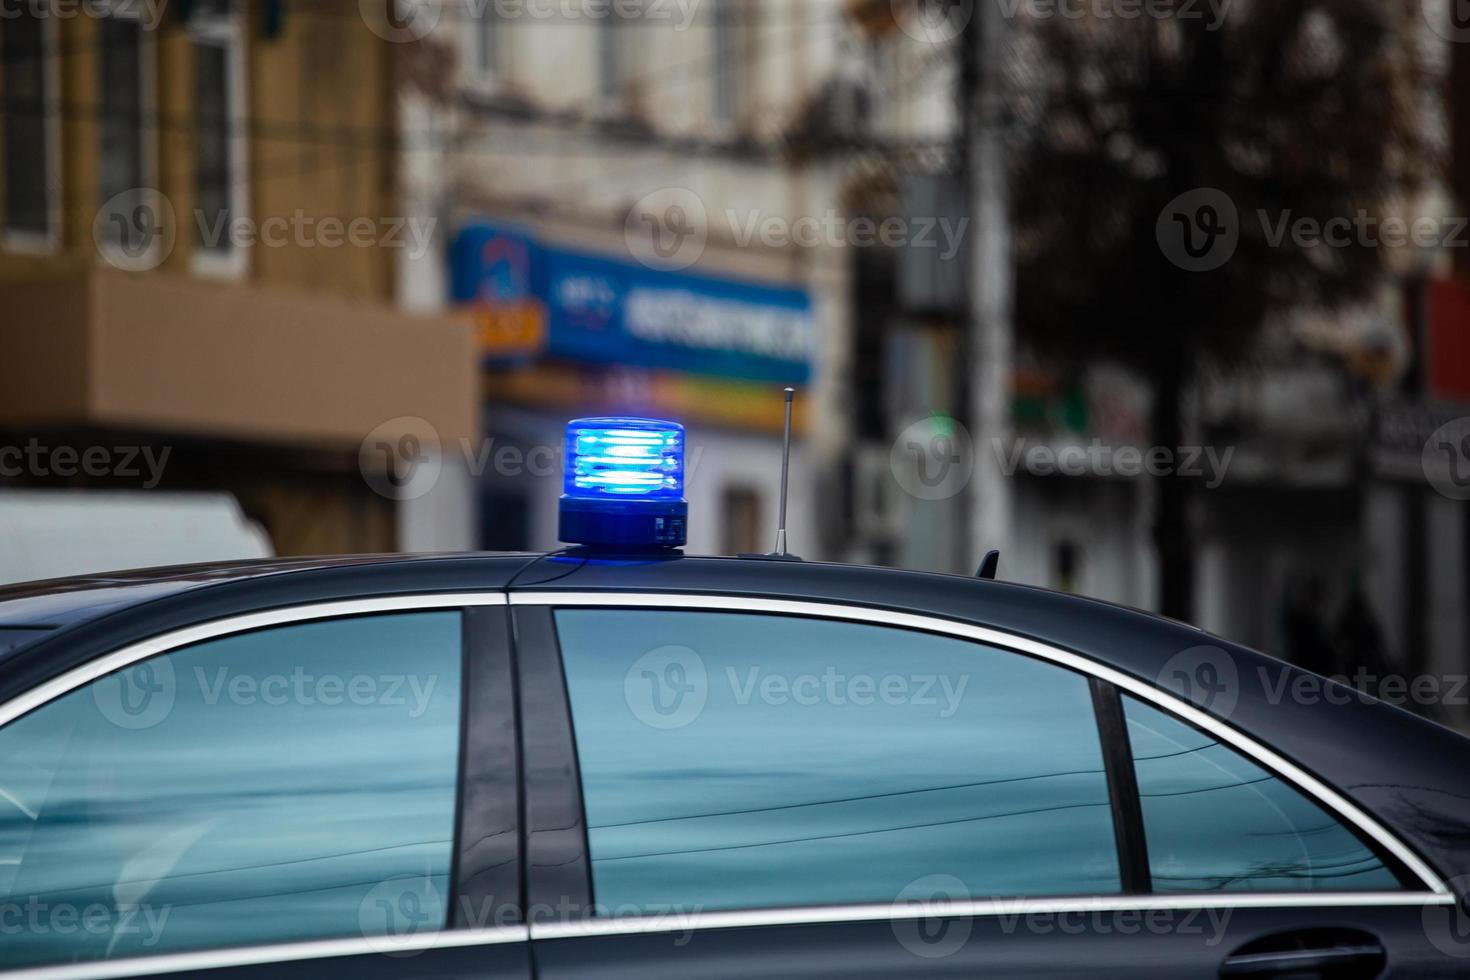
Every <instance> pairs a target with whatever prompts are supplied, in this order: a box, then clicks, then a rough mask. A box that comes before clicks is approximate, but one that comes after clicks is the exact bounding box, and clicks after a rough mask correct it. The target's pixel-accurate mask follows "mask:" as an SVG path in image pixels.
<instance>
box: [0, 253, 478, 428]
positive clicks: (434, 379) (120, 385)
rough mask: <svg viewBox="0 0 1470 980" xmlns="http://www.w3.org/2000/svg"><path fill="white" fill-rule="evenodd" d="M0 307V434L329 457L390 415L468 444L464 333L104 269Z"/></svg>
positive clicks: (269, 294)
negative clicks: (31, 432)
mask: <svg viewBox="0 0 1470 980" xmlns="http://www.w3.org/2000/svg"><path fill="white" fill-rule="evenodd" d="M0 308H3V310H4V313H3V319H4V325H3V327H0V364H3V365H4V366H5V369H6V370H5V382H4V384H3V385H0V425H4V426H5V427H7V428H40V427H47V426H72V425H83V426H87V425H96V426H106V427H114V428H125V429H132V430H146V431H158V432H169V433H180V434H187V435H196V436H204V437H217V438H222V439H231V440H243V441H250V442H265V443H274V444H286V445H326V446H338V447H343V448H355V447H356V446H357V445H358V444H360V443H361V442H362V440H363V439H364V437H365V436H367V434H368V433H370V432H373V431H375V430H379V429H380V428H381V427H383V426H385V424H386V425H387V426H388V428H389V429H392V428H393V426H394V425H401V423H402V420H404V419H415V420H416V419H423V420H425V421H427V422H428V423H429V425H430V426H432V430H431V431H433V432H437V434H438V437H439V441H440V442H441V444H443V443H457V442H458V441H459V440H461V439H472V438H474V437H475V436H476V434H477V433H478V429H479V426H478V412H479V398H480V388H479V386H480V379H479V372H478V357H477V351H476V349H475V339H474V335H473V329H472V328H471V327H470V326H469V325H466V324H464V323H462V322H456V321H454V320H451V319H446V318H434V317H417V316H411V315H408V314H405V313H402V312H399V311H396V310H393V309H390V308H387V307H384V306H382V305H380V304H377V303H372V302H362V303H354V302H351V301H344V300H338V299H331V298H321V297H317V296H313V295H310V294H302V293H294V292H290V291H284V290H276V289H270V288H264V287H260V286H257V285H254V284H249V283H245V284H224V283H210V282H204V281H198V280H193V279H186V278H179V277H173V276H167V275H160V274H151V275H129V274H125V273H121V272H115V271H112V270H105V269H85V270H78V271H76V272H74V273H72V274H71V275H69V276H64V277H60V278H55V279H46V280H35V281H26V282H3V283H0ZM411 428H413V430H414V431H416V432H424V431H426V430H425V429H424V427H423V426H422V425H420V424H418V423H417V422H415V423H414V424H413V425H412V426H411Z"/></svg>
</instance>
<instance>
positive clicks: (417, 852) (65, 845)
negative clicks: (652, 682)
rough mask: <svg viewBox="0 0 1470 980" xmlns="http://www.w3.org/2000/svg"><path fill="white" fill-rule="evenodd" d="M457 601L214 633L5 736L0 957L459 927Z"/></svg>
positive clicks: (126, 952) (135, 951)
mask: <svg viewBox="0 0 1470 980" xmlns="http://www.w3.org/2000/svg"><path fill="white" fill-rule="evenodd" d="M460 648H461V644H460V614H459V613H458V612H439V611H435V612H424V613H406V614H396V615H385V616H370V617H358V618H350V619H339V620H330V621H321V622H312V623H301V624H296V625H291V626H282V627H278V628H273V629H265V630H259V631H255V632H250V633H242V634H239V635H236V636H229V637H225V638H222V639H216V640H210V641H207V642H203V643H199V644H196V645H194V646H189V647H183V648H181V649H178V650H175V651H173V652H170V653H167V654H164V655H162V656H158V657H155V658H153V659H150V660H146V661H143V662H141V663H138V664H136V665H134V666H133V667H131V668H128V669H127V670H124V671H121V672H119V673H116V674H112V675H109V676H107V677H103V678H101V679H100V680H97V681H95V682H93V683H92V684H90V685H89V686H87V687H83V688H79V689H77V690H75V691H73V692H71V693H70V694H67V695H65V696H63V697H61V698H59V699H57V700H55V701H52V702H50V703H49V704H46V705H44V706H43V707H41V708H39V709H37V710H36V711H34V712H32V713H31V714H29V715H25V716H23V717H21V718H20V719H18V720H16V721H14V722H12V723H11V724H9V725H8V726H6V727H5V728H3V729H0V902H4V903H6V906H7V907H14V906H12V905H11V903H14V902H31V903H34V904H35V906H36V907H39V908H46V909H72V910H75V911H76V914H75V915H74V916H73V918H72V919H71V920H70V921H73V922H75V923H77V926H76V928H68V929H40V930H18V931H17V930H10V931H8V933H7V935H6V937H5V941H4V943H0V966H3V967H5V968H11V967H17V966H23V965H29V964H38V963H62V962H65V963H73V962H79V961H86V960H102V959H114V958H120V957H130V956H139V955H151V954H161V953H171V952H181V951H186V950H198V949H205V948H220V947H236V946H246V945H254V944H265V943H277V942H289V941H298V940H309V939H325V938H337V937H350V936H362V935H364V934H365V933H367V934H372V933H373V932H377V931H380V932H383V933H393V934H402V932H403V931H404V930H403V928H402V923H398V922H392V921H388V919H387V914H388V913H386V912H384V911H383V906H382V905H380V904H379V903H380V902H386V903H388V906H387V907H388V908H389V909H400V910H406V909H409V908H410V907H411V908H412V909H413V910H414V915H415V917H416V918H415V922H414V927H415V928H417V929H421V930H428V929H432V928H437V927H442V926H443V925H444V923H445V920H446V904H445V900H444V896H445V895H447V894H448V888H449V867H450V852H451V846H452V845H451V841H452V839H453V836H454V813H455V797H456V781H457V773H458V751H459V713H460V708H459V705H460V691H459V688H460Z"/></svg>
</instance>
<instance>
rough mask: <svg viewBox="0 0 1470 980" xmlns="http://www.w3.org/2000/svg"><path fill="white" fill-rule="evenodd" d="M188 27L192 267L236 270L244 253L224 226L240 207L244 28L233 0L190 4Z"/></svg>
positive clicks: (242, 195) (242, 206)
mask: <svg viewBox="0 0 1470 980" xmlns="http://www.w3.org/2000/svg"><path fill="white" fill-rule="evenodd" d="M189 32H190V35H191V37H192V39H193V47H194V113H195V144H194V146H195V154H194V192H195V195H196V203H197V208H198V210H197V212H196V214H195V220H194V221H192V222H191V223H192V224H193V225H194V234H195V236H196V252H195V259H196V261H195V268H196V270H197V271H201V272H206V273H210V272H217V273H238V272H240V271H241V270H242V269H243V267H244V258H245V257H244V254H243V253H242V252H241V250H240V249H238V248H237V247H236V245H235V242H234V238H233V236H232V235H231V234H230V226H231V222H233V221H234V220H235V219H237V218H239V217H241V213H242V212H243V211H244V210H245V207H246V200H247V187H246V179H245V174H244V170H245V158H246V153H247V135H248V134H247V133H246V132H245V130H244V127H245V122H246V113H245V91H244V89H245V84H244V71H245V68H244V27H243V25H242V23H241V14H240V11H239V10H238V9H237V0H208V2H202V3H196V5H195V7H194V8H193V10H192V13H191V15H190V21H189Z"/></svg>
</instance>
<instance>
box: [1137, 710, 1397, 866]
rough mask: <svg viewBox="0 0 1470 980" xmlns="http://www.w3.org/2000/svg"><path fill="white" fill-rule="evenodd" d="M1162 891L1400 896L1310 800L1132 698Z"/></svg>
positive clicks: (1369, 856)
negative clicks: (1379, 893) (1391, 893)
mask: <svg viewBox="0 0 1470 980" xmlns="http://www.w3.org/2000/svg"><path fill="white" fill-rule="evenodd" d="M1123 704H1124V712H1125V714H1126V716H1127V719H1128V737H1129V740H1130V742H1131V743H1132V747H1133V762H1134V769H1135V771H1136V772H1137V775H1138V792H1139V796H1140V797H1141V798H1142V804H1143V826H1144V836H1145V838H1146V840H1147V845H1148V856H1149V867H1150V870H1151V871H1152V873H1153V884H1154V891H1156V892H1218V891H1253V892H1274V891H1396V890H1398V889H1399V888H1400V887H1401V886H1400V883H1399V881H1398V879H1397V877H1395V876H1394V874H1393V873H1392V872H1391V871H1390V870H1389V869H1388V868H1386V867H1385V866H1384V864H1383V862H1382V861H1381V860H1379V858H1378V857H1377V855H1375V854H1374V853H1373V851H1372V850H1371V849H1370V848H1369V847H1368V846H1367V845H1365V844H1364V843H1363V842H1362V841H1361V840H1360V839H1359V838H1358V837H1357V835H1355V834H1354V833H1353V832H1352V831H1350V830H1349V829H1348V828H1347V827H1345V826H1344V825H1343V824H1342V823H1341V822H1340V821H1338V820H1337V819H1336V818H1335V817H1333V816H1331V815H1330V814H1328V813H1327V811H1326V810H1324V809H1323V808H1322V807H1320V806H1318V805H1317V804H1316V803H1314V802H1312V801H1311V800H1310V799H1308V798H1307V797H1306V796H1304V795H1303V794H1302V793H1301V792H1299V791H1298V790H1297V789H1295V788H1294V787H1292V786H1289V785H1287V784H1286V783H1285V782H1283V781H1282V780H1280V779H1279V778H1277V777H1276V776H1273V775H1272V774H1271V773H1269V772H1267V771H1266V770H1265V769H1262V768H1261V767H1260V766H1258V765H1256V764H1255V763H1253V762H1251V761H1249V760H1248V759H1246V758H1245V757H1244V756H1242V755H1241V754H1240V753H1238V752H1236V751H1235V750H1234V749H1233V748H1230V747H1229V746H1227V745H1222V744H1221V743H1219V742H1217V741H1215V740H1214V739H1213V738H1211V737H1210V736H1208V735H1206V734H1205V733H1204V732H1201V731H1199V730H1198V729H1196V728H1194V727H1192V726H1190V725H1187V724H1185V723H1184V722H1182V721H1179V720H1178V719H1176V718H1174V717H1173V716H1171V715H1167V714H1165V713H1164V712H1162V711H1160V710H1158V709H1157V708H1153V707H1150V706H1149V705H1146V704H1144V703H1143V702H1141V701H1138V700H1135V699H1134V698H1131V697H1124V698H1123Z"/></svg>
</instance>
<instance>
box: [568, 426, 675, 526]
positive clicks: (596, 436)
mask: <svg viewBox="0 0 1470 980" xmlns="http://www.w3.org/2000/svg"><path fill="white" fill-rule="evenodd" d="M565 466H566V482H565V487H564V491H565V492H564V494H563V496H562V498H561V532H560V533H561V540H563V541H565V542H567V543H568V544H583V545H588V546H591V547H595V548H609V549H623V550H635V551H637V550H648V549H658V548H681V547H683V546H684V543H685V541H686V539H687V537H688V533H687V524H688V520H689V503H688V501H686V500H685V499H684V427H683V426H682V425H680V424H678V423H677V422H660V421H657V420H654V419H624V418H614V419H578V420H577V421H575V422H569V423H567V444H566V463H565Z"/></svg>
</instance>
